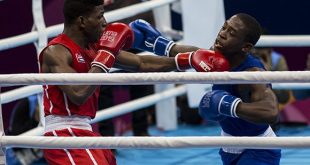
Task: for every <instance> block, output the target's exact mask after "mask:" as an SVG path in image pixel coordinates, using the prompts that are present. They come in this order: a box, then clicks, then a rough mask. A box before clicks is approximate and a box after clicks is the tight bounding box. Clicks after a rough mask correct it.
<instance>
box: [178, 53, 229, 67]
mask: <svg viewBox="0 0 310 165" xmlns="http://www.w3.org/2000/svg"><path fill="white" fill-rule="evenodd" d="M175 62H176V65H177V69H178V70H179V71H184V70H186V69H190V68H194V69H195V70H196V71H197V72H214V71H228V70H229V63H228V61H227V60H226V58H225V57H224V56H223V55H222V54H221V53H220V52H215V51H213V50H204V49H199V50H197V51H195V52H186V53H179V54H177V55H176V56H175Z"/></svg>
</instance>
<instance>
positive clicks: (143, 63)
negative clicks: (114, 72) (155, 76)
mask: <svg viewBox="0 0 310 165" xmlns="http://www.w3.org/2000/svg"><path fill="white" fill-rule="evenodd" d="M114 66H115V67H117V68H120V69H124V70H128V71H134V72H167V71H174V70H176V64H175V60H174V58H167V57H161V56H153V55H141V56H140V55H136V54H133V53H130V52H127V51H121V52H120V53H119V55H118V56H117V57H116V63H115V65H114Z"/></svg>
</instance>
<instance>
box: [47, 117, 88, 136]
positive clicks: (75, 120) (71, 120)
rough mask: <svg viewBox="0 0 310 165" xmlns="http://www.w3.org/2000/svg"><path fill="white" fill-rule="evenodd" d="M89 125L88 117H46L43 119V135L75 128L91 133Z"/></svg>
mask: <svg viewBox="0 0 310 165" xmlns="http://www.w3.org/2000/svg"><path fill="white" fill-rule="evenodd" d="M89 123H90V117H88V116H79V115H72V116H59V115H48V116H46V117H45V133H46V132H51V131H54V130H62V129H66V128H77V129H83V130H89V131H92V127H91V125H90V124H89Z"/></svg>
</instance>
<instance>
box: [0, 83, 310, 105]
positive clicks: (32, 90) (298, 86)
mask: <svg viewBox="0 0 310 165" xmlns="http://www.w3.org/2000/svg"><path fill="white" fill-rule="evenodd" d="M272 89H278V90H283V89H284V90H287V89H291V90H303V89H310V83H273V84H272ZM42 91H43V90H42V86H41V85H30V86H24V87H20V88H16V89H13V90H10V91H7V92H3V93H2V94H0V98H1V104H6V103H10V102H13V101H16V100H19V99H22V98H26V97H28V96H31V95H34V94H39V93H42Z"/></svg>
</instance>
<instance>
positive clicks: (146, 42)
mask: <svg viewBox="0 0 310 165" xmlns="http://www.w3.org/2000/svg"><path fill="white" fill-rule="evenodd" d="M129 26H130V27H131V29H132V30H133V31H134V35H135V37H134V38H135V39H134V44H133V46H132V47H133V48H136V49H139V50H143V51H148V52H152V53H155V54H157V55H161V56H162V55H165V56H169V53H170V49H171V48H172V46H173V45H174V44H175V43H174V42H173V41H171V40H169V39H167V38H165V37H163V36H162V34H161V33H160V32H159V31H158V30H157V29H155V28H154V27H153V26H152V25H151V24H150V23H148V22H146V21H145V20H142V19H138V20H135V21H133V22H131V23H130V24H129Z"/></svg>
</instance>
